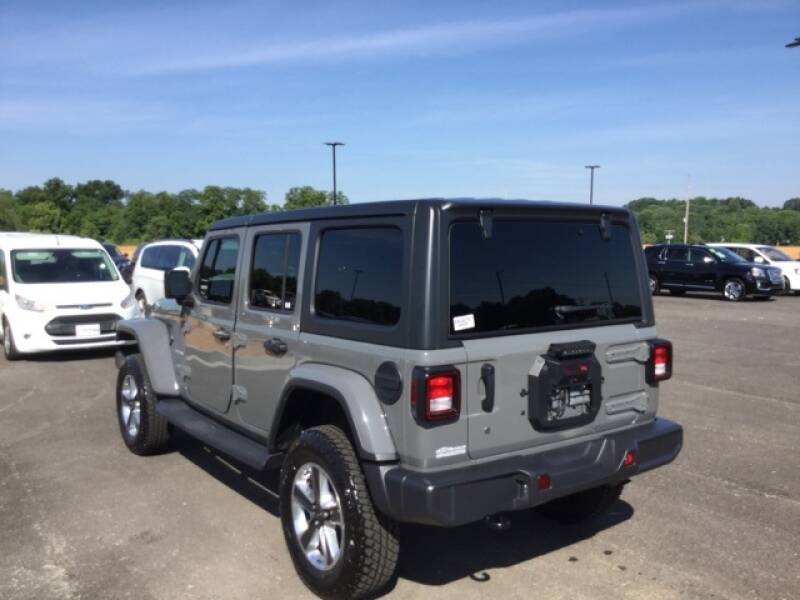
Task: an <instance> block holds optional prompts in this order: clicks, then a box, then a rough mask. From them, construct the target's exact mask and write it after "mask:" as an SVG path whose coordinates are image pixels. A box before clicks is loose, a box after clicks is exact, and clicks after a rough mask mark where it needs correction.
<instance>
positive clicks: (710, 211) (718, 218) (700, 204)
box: [625, 196, 800, 245]
mask: <svg viewBox="0 0 800 600" xmlns="http://www.w3.org/2000/svg"><path fill="white" fill-rule="evenodd" d="M625 206H627V207H628V208H629V209H631V210H632V211H633V212H634V214H635V215H636V219H637V221H638V222H639V228H640V229H641V232H642V241H643V242H645V243H647V244H652V243H655V242H661V241H664V239H665V235H666V232H667V231H670V230H671V231H673V232H674V236H675V238H674V239H675V241H683V217H684V214H685V211H686V201H685V200H677V199H672V200H658V199H656V198H639V199H638V200H634V201H632V202H629V203H628V204H626V205H625ZM688 237H689V240H688V241H689V242H722V241H724V242H752V243H755V244H774V245H800V198H792V199H791V200H787V201H786V202H784V204H783V208H772V207H760V206H758V205H756V203H755V202H753V201H752V200H748V199H746V198H704V197H702V196H700V197H697V198H692V199H691V203H690V212H689V236H688Z"/></svg>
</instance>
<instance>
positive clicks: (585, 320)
mask: <svg viewBox="0 0 800 600" xmlns="http://www.w3.org/2000/svg"><path fill="white" fill-rule="evenodd" d="M165 287H166V295H167V299H166V300H163V301H161V302H158V303H156V306H155V307H154V310H153V313H152V316H151V318H148V319H139V320H130V321H123V322H120V323H119V324H118V326H117V332H118V335H119V337H120V338H122V339H126V340H128V341H129V342H134V341H135V342H136V343H135V344H134V343H131V344H130V345H129V346H125V348H126V349H130V350H126V351H125V352H126V353H124V354H123V353H120V354H118V356H117V362H118V366H119V369H120V370H119V377H118V383H117V408H118V411H117V412H118V415H119V425H120V429H121V432H122V437H123V440H124V441H125V444H126V445H127V446H128V448H130V450H131V451H132V452H134V453H136V454H152V453H156V452H160V451H163V450H164V449H166V447H167V446H168V443H169V435H170V430H171V428H170V426H174V427H177V428H179V429H181V430H183V431H185V432H188V433H189V434H190V435H192V436H195V437H197V438H199V439H200V440H202V441H203V442H204V443H206V444H208V445H209V446H211V447H214V448H216V449H217V450H218V451H220V452H221V453H223V454H226V455H228V456H230V457H232V458H234V459H236V460H238V461H239V462H241V463H243V464H245V465H248V466H250V467H252V468H256V469H269V468H276V469H280V490H279V493H280V505H281V511H280V512H281V522H282V525H283V532H284V536H285V539H286V543H287V546H288V548H289V552H290V554H291V557H292V559H293V562H294V565H295V567H296V570H297V572H298V574H299V575H300V577H301V578H302V579H303V581H304V582H305V583H306V584H307V585H308V587H309V588H311V589H312V590H313V591H314V592H316V593H317V594H319V595H320V596H324V597H341V598H353V597H362V596H367V595H374V594H376V593H379V592H380V591H381V589H383V588H384V587H385V586H386V585H387V584H388V582H390V580H391V578H392V575H393V573H394V570H395V566H396V563H397V558H398V551H399V542H398V537H397V533H396V531H397V529H396V524H397V523H398V522H414V523H425V524H431V525H439V526H445V527H452V526H457V525H461V524H464V523H469V522H472V521H477V520H481V519H484V518H486V519H488V520H489V522H490V523H494V524H499V523H502V521H501V520H500V519H499V518H498V516H497V515H501V514H502V513H504V512H507V511H515V510H528V509H533V508H536V509H537V510H540V511H541V512H543V513H544V514H545V515H548V516H551V517H553V518H556V519H558V520H560V521H564V522H574V521H577V520H580V519H585V518H589V517H591V516H593V515H596V514H598V513H600V512H602V511H604V510H606V509H608V508H609V507H610V506H611V505H612V504H613V503H614V502H616V500H617V499H618V498H619V495H620V493H621V490H622V487H623V485H624V484H625V483H627V482H628V480H629V479H630V478H631V477H632V476H634V475H637V474H639V473H641V472H643V471H647V470H649V469H652V468H655V467H658V466H661V465H664V464H666V463H669V462H670V461H672V460H673V459H674V458H675V457H676V456H677V454H678V452H679V451H680V449H681V445H682V429H681V427H680V426H679V425H677V424H676V423H672V422H670V421H667V420H665V419H661V418H657V417H656V409H657V407H658V386H659V382H660V381H663V380H665V379H668V378H669V377H670V375H671V372H672V346H671V344H670V343H669V342H667V341H665V340H662V339H659V338H657V336H656V329H655V326H654V318H653V306H652V301H651V298H650V291H649V289H648V280H647V265H646V263H645V260H644V254H643V253H642V250H641V243H640V239H639V232H638V229H637V226H636V223H635V221H634V218H633V216H632V215H631V213H630V212H629V211H627V210H625V209H621V208H612V207H597V206H595V207H591V206H575V205H565V204H555V203H534V202H507V201H499V200H488V201H484V200H413V201H397V202H383V203H371V204H355V205H349V206H340V207H334V208H323V209H311V210H298V211H290V212H281V213H269V214H262V215H254V216H249V217H235V218H231V219H227V220H223V221H220V222H218V223H216V224H214V225H213V226H212V227H211V229H210V231H209V233H208V235H207V237H206V239H205V241H204V243H203V248H202V251H201V254H200V258H199V260H198V262H197V264H196V265H195V267H194V269H193V271H192V273H191V274H189V273H187V272H186V270H175V271H171V272H169V273H168V274H167V276H166V279H165Z"/></svg>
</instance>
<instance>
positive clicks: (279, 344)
mask: <svg viewBox="0 0 800 600" xmlns="http://www.w3.org/2000/svg"><path fill="white" fill-rule="evenodd" d="M264 349H265V350H266V351H267V352H269V353H270V354H272V355H273V356H283V355H284V354H286V352H287V351H288V350H289V346H287V345H286V342H284V341H283V340H282V339H280V338H272V339H269V340H267V341H266V342H264Z"/></svg>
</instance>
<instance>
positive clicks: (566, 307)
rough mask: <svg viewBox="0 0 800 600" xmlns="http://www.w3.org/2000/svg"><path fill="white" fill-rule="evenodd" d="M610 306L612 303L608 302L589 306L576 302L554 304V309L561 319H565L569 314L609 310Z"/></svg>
mask: <svg viewBox="0 0 800 600" xmlns="http://www.w3.org/2000/svg"><path fill="white" fill-rule="evenodd" d="M609 308H611V304H609V303H608V302H606V303H604V304H591V305H588V306H576V305H574V304H559V305H558V306H554V307H553V310H554V311H555V313H556V315H557V316H558V317H559V318H560V319H565V318H566V317H568V316H569V315H575V314H580V313H589V312H593V313H598V312H600V311H601V310H608V309H609Z"/></svg>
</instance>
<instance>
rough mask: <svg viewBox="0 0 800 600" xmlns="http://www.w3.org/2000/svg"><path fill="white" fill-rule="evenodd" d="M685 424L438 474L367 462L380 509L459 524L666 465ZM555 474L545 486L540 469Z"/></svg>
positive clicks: (400, 516) (664, 424)
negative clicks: (630, 457) (631, 456)
mask: <svg viewBox="0 0 800 600" xmlns="http://www.w3.org/2000/svg"><path fill="white" fill-rule="evenodd" d="M682 444H683V429H682V428H681V426H680V425H678V424H677V423H673V422H672V421H668V420H666V419H656V420H655V421H653V422H652V423H648V424H647V425H643V426H640V427H635V428H633V429H629V430H626V431H622V432H617V433H611V434H607V435H605V436H602V437H600V438H596V439H593V440H589V441H585V442H579V443H577V444H573V445H571V446H566V447H563V448H558V449H555V450H549V451H545V452H539V453H537V454H530V455H527V456H512V457H508V458H503V459H500V460H496V461H492V462H488V463H481V464H479V465H475V466H470V467H464V468H460V469H449V470H445V471H437V472H434V473H425V472H420V471H411V470H408V469H404V468H402V467H399V466H397V465H381V464H379V463H369V464H365V465H364V471H365V474H366V476H367V482H368V485H369V488H370V492H371V494H372V497H373V500H374V501H375V503H376V505H377V506H378V508H379V509H380V510H381V511H382V512H384V513H385V514H387V515H388V516H390V517H392V518H394V519H396V520H399V521H405V522H414V523H424V524H429V525H440V526H445V527H454V526H457V525H463V524H465V523H470V522H472V521H477V520H480V519H482V518H483V517H485V516H487V515H492V514H495V513H498V512H507V511H513V510H523V509H526V508H532V507H534V506H538V505H540V504H544V503H546V502H549V501H550V500H554V499H556V498H560V497H563V496H568V495H570V494H573V493H575V492H580V491H583V490H587V489H590V488H593V487H596V486H599V485H606V484H614V483H618V482H622V481H625V480H626V479H629V478H630V477H632V476H634V475H637V474H639V473H642V472H644V471H649V470H650V469H654V468H655V467H660V466H662V465H665V464H667V463H669V462H671V461H672V460H674V459H675V457H676V456H677V455H678V453H679V452H680V450H681V446H682ZM628 450H633V451H635V452H636V457H637V460H636V464H635V465H633V466H631V467H624V466H623V458H624V456H625V453H626V451H628ZM545 473H546V474H547V475H549V476H550V478H551V482H552V485H551V487H550V489H548V490H545V491H540V490H538V489H537V486H536V480H537V477H538V476H539V475H541V474H545Z"/></svg>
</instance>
